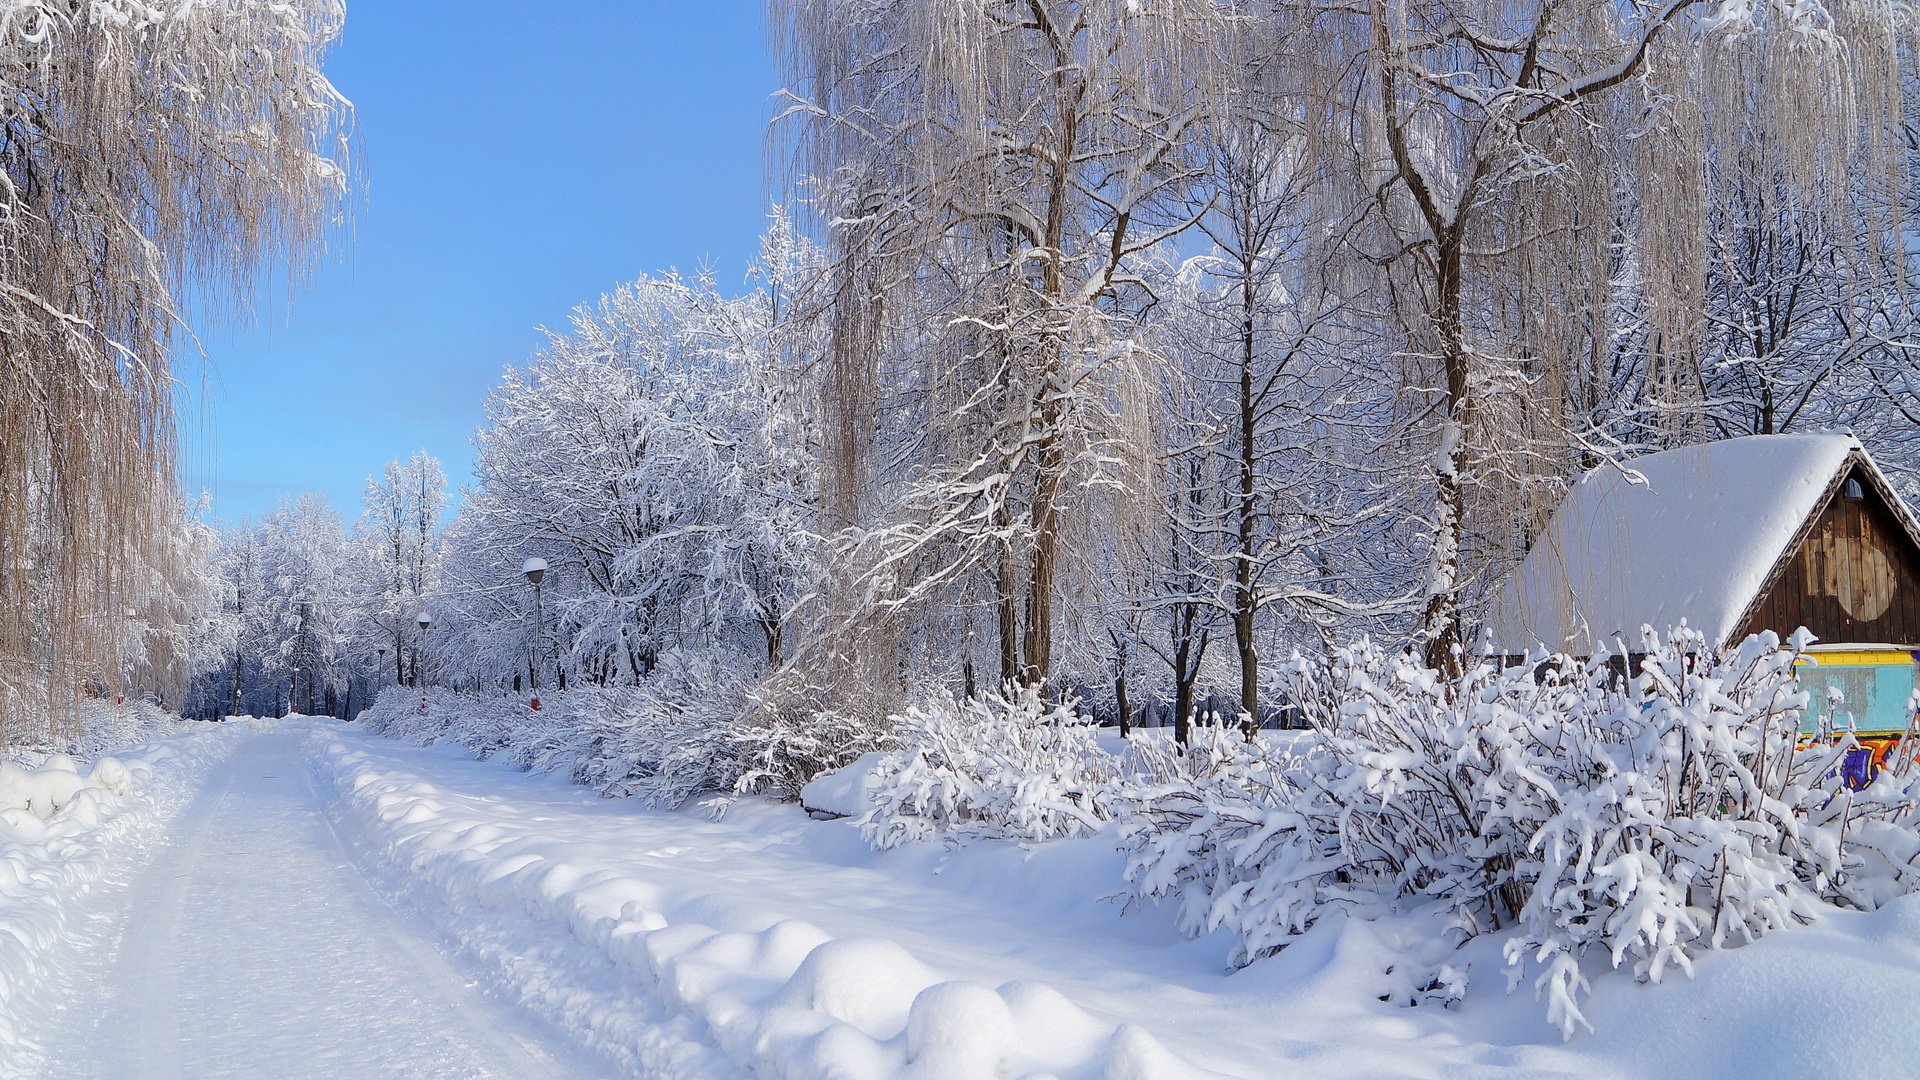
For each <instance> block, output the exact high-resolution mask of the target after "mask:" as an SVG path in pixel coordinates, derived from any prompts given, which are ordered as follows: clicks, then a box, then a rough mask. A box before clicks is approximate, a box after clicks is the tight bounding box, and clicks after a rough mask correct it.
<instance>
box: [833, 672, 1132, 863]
mask: <svg viewBox="0 0 1920 1080" xmlns="http://www.w3.org/2000/svg"><path fill="white" fill-rule="evenodd" d="M894 727H895V733H896V737H897V738H898V739H899V740H900V744H901V745H900V749H898V750H896V751H894V752H893V753H892V754H889V755H888V756H887V757H886V758H884V759H882V760H881V762H880V763H879V764H878V766H877V767H876V768H875V769H874V772H873V780H872V787H871V789H870V790H871V797H872V800H873V806H872V808H871V809H870V810H868V812H867V813H866V815H865V816H864V817H863V818H862V819H861V821H860V831H861V835H863V836H865V837H866V839H867V842H868V843H870V844H872V845H873V846H874V847H876V848H890V847H897V846H899V845H901V844H906V843H912V842H915V841H919V840H926V839H930V838H932V837H935V836H938V835H941V834H946V835H949V836H955V835H985V836H998V837H1005V838H1009V839H1015V840H1049V839H1054V838H1058V837H1069V836H1082V835H1086V834H1088V833H1091V832H1093V831H1094V830H1095V829H1097V828H1099V827H1100V824H1101V822H1102V821H1104V820H1105V819H1106V817H1107V814H1106V812H1105V809H1104V807H1103V806H1102V800H1101V793H1102V792H1103V791H1104V790H1105V788H1106V787H1107V786H1108V785H1110V784H1111V783H1112V782H1113V781H1114V779H1115V778H1116V776H1117V768H1116V766H1117V761H1116V759H1115V758H1114V756H1113V755H1112V754H1109V753H1107V752H1106V751H1105V750H1102V749H1101V748H1100V746H1099V744H1098V743H1097V742H1096V741H1095V739H1094V734H1093V728H1092V727H1091V726H1090V725H1089V724H1088V723H1087V722H1086V721H1085V720H1084V719H1082V718H1081V717H1079V716H1078V715H1076V714H1075V710H1074V703H1073V702H1071V701H1065V702H1059V703H1054V704H1049V703H1048V702H1046V701H1045V700H1044V699H1043V698H1041V697H1040V695H1039V694H1038V692H1037V691H1034V690H1021V691H1018V692H1016V693H1015V694H1014V696H1012V697H1011V698H1008V697H1002V696H1000V695H998V694H992V693H989V694H986V695H983V696H981V697H978V698H969V699H956V698H954V697H953V696H951V695H942V696H941V697H939V698H936V699H935V700H934V701H933V702H931V703H930V704H927V705H923V706H918V707H915V708H913V709H910V710H908V711H907V712H906V713H905V714H904V715H901V716H897V717H895V718H894Z"/></svg>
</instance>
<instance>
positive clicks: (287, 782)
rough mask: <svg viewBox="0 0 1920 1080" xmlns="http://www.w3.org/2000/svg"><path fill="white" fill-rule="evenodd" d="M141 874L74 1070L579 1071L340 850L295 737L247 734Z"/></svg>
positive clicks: (280, 1073)
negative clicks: (478, 988) (481, 987)
mask: <svg viewBox="0 0 1920 1080" xmlns="http://www.w3.org/2000/svg"><path fill="white" fill-rule="evenodd" d="M175 836H176V839H175V841H174V843H173V844H172V845H171V846H170V847H168V848H167V849H166V850H164V851H163V852H162V853H161V854H160V855H159V856H158V857H157V858H156V860H155V862H154V863H153V864H152V865H151V866H150V867H149V868H148V869H147V870H146V871H145V872H144V873H143V874H142V876H141V877H140V878H139V879H138V881H137V882H136V883H135V885H134V887H133V890H132V896H131V913H130V916H129V920H128V923H127V929H126V932H125V935H124V937H123V947H122V950H121V958H120V960H119V961H118V963H116V964H115V966H114V968H113V970H112V971H111V972H109V974H108V977H109V978H110V979H112V980H113V985H112V986H111V987H109V988H107V989H106V991H105V995H104V996H105V997H106V1001H105V1007H104V1008H103V1010H102V1013H101V1017H102V1018H101V1021H100V1022H99V1024H98V1026H97V1028H96V1029H95V1030H94V1031H93V1032H92V1033H91V1038H88V1039H86V1040H85V1041H86V1045H84V1046H75V1047H72V1048H70V1053H69V1055H68V1056H67V1057H66V1058H65V1063H67V1064H71V1065H72V1066H73V1074H74V1075H111V1076H120V1077H143V1076H168V1077H172V1076H194V1077H202V1076H266V1075H271V1076H276V1077H294V1076H329V1077H331V1076H357V1077H358V1076H402V1075H405V1076H421V1075H431V1076H442V1077H455V1076H461V1077H493V1076H539V1077H549V1076H566V1075H570V1074H572V1073H574V1072H575V1071H577V1068H576V1067H571V1063H569V1062H567V1061H565V1060H556V1059H555V1057H554V1056H553V1055H551V1054H549V1053H547V1052H546V1050H545V1049H544V1048H543V1045H542V1042H541V1040H540V1038H539V1037H538V1036H537V1035H536V1034H534V1032H533V1030H532V1029H531V1027H530V1025H529V1024H528V1022H527V1021H526V1020H525V1019H524V1018H523V1017H520V1016H518V1015H516V1014H514V1013H512V1012H511V1011H510V1010H506V1009H504V1008H501V1007H499V1006H497V1005H495V1004H494V1003H492V1002H489V1001H487V1000H485V999H484V998H482V997H481V996H480V995H479V994H477V993H476V992H475V991H474V990H473V989H472V987H471V980H470V979H468V978H466V977H464V976H463V975H462V974H461V973H460V972H458V971H457V970H455V969H454V968H453V966H451V965H450V964H448V962H447V961H446V960H445V959H444V958H442V957H441V956H440V955H439V954H437V953H436V952H435V951H434V950H433V949H432V948H431V947H430V946H429V945H427V944H425V943H424V942H423V941H422V940H421V939H420V937H419V935H418V934H417V933H416V929H417V928H416V927H415V926H413V925H412V924H411V922H410V920H408V919H406V918H404V917H403V916H402V915H401V914H400V913H398V912H396V911H395V910H394V909H393V908H392V907H391V906H389V905H388V904H387V903H386V901H385V900H383V899H382V898H381V897H380V896H379V895H378V894H377V893H376V891H375V890H374V889H373V888H372V887H371V886H370V885H369V883H368V882H367V881H366V880H365V879H364V878H363V877H362V876H361V874H360V872H359V871H358V870H357V869H356V868H355V866H354V863H353V862H352V860H351V859H349V858H348V857H347V854H346V852H345V851H344V850H343V849H342V848H341V846H340V844H339V842H338V839H337V838H336V837H335V836H334V834H333V831H332V828H331V825H330V824H329V823H327V822H326V820H325V817H324V815H322V814H321V813H320V807H319V804H318V801H317V793H316V792H315V791H314V789H313V787H312V785H311V782H310V780H309V778H308V775H307V770H306V768H305V767H304V763H303V762H302V761H301V759H300V755H299V751H298V744H297V737H295V736H288V735H270V736H263V737H260V738H257V739H254V740H252V741H250V742H249V743H247V744H245V745H243V746H242V747H241V748H240V749H239V750H238V751H236V752H235V754H234V756H233V758H232V759H230V760H229V761H228V762H226V763H224V764H223V765H221V766H220V767H219V768H218V769H217V770H216V772H215V774H214V775H213V776H212V777H210V778H209V781H208V786H207V788H206V789H205V790H204V791H203V792H202V794H201V795H200V796H199V798H197V799H196V800H195V802H194V803H193V804H192V806H190V807H189V808H188V810H187V811H185V812H184V813H183V814H182V817H181V819H180V822H179V825H178V826H177V828H176V832H175Z"/></svg>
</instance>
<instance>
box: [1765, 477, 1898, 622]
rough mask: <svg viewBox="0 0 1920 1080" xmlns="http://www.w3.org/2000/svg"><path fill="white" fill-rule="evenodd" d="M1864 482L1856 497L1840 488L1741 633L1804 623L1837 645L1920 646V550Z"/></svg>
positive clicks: (1844, 488)
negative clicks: (1859, 495)
mask: <svg viewBox="0 0 1920 1080" xmlns="http://www.w3.org/2000/svg"><path fill="white" fill-rule="evenodd" d="M1860 487H1861V489H1862V496H1863V497H1862V498H1860V499H1859V500H1857V501H1856V500H1849V499H1847V498H1846V497H1845V492H1846V483H1845V482H1842V483H1841V484H1840V485H1839V486H1837V487H1836V488H1835V489H1834V493H1833V497H1832V500H1831V501H1830V502H1829V503H1828V504H1827V506H1826V508H1825V509H1824V510H1822V511H1821V512H1820V516H1819V519H1818V521H1817V522H1816V523H1815V525H1814V527H1813V529H1812V530H1811V531H1810V532H1808V534H1807V536H1806V539H1805V540H1804V541H1803V542H1802V543H1801V545H1800V548H1799V550H1797V551H1795V552H1794V553H1793V555H1792V557H1791V558H1790V559H1789V561H1788V562H1787V565H1786V566H1785V567H1784V569H1783V570H1782V571H1781V574H1780V576H1779V578H1778V579H1777V580H1776V581H1775V582H1774V585H1773V588H1772V589H1771V591H1769V592H1768V593H1767V595H1766V597H1765V598H1764V599H1763V600H1762V601H1761V603H1760V605H1759V607H1758V608H1757V609H1756V610H1755V613H1754V616H1753V619H1752V621H1751V622H1749V623H1748V624H1747V627H1746V629H1745V630H1743V631H1742V632H1741V635H1740V636H1741V637H1744V636H1746V635H1747V634H1751V633H1756V632H1758V631H1760V630H1774V631H1777V632H1778V633H1779V634H1780V636H1781V637H1783V638H1784V637H1786V636H1787V635H1788V634H1790V633H1792V632H1793V630H1794V629H1795V628H1797V627H1800V626H1805V627H1806V628H1807V629H1809V630H1812V631H1813V632H1814V633H1815V634H1816V635H1818V636H1819V638H1820V640H1821V641H1822V642H1827V643H1832V644H1839V643H1842V642H1854V643H1862V644H1864V643H1870V642H1871V643H1887V644H1893V645H1920V551H1916V550H1915V548H1914V545H1913V543H1912V542H1911V541H1910V540H1908V538H1907V534H1906V532H1905V530H1904V529H1902V528H1901V527H1900V523H1899V521H1898V520H1897V519H1896V518H1895V517H1894V515H1893V511H1892V510H1891V509H1889V508H1888V507H1887V504H1886V502H1885V501H1884V500H1883V499H1882V498H1881V497H1880V493H1879V492H1878V491H1877V490H1876V489H1875V488H1874V485H1873V484H1872V482H1870V481H1868V480H1866V479H1865V478H1860Z"/></svg>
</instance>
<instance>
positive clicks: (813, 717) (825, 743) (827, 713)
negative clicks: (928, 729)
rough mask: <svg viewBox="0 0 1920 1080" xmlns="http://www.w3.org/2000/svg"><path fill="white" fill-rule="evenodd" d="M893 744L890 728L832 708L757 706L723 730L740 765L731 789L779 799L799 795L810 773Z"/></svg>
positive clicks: (840, 765)
mask: <svg viewBox="0 0 1920 1080" xmlns="http://www.w3.org/2000/svg"><path fill="white" fill-rule="evenodd" d="M896 745H897V742H896V740H895V738H894V736H893V733H892V731H891V730H889V729H888V728H885V727H876V726H875V725H874V724H873V723H871V722H870V721H868V720H865V719H863V718H861V717H858V716H854V715H852V714H849V713H845V712H841V711H839V710H836V709H802V708H779V709H771V708H760V709H755V710H754V711H752V712H750V713H749V714H748V715H747V716H746V717H745V718H744V719H743V720H742V721H741V722H740V724H739V725H738V726H736V727H733V728H731V729H729V730H728V732H727V746H728V749H729V752H730V753H731V754H732V756H733V758H734V760H735V761H736V762H738V763H739V766H740V770H741V771H740V775H739V777H738V778H737V779H736V780H735V781H734V790H736V791H739V792H742V793H751V794H756V795H770V796H773V797H775V798H781V799H797V798H799V797H800V789H801V788H804V787H806V786H807V783H808V782H809V781H811V780H812V779H813V778H814V777H816V776H819V775H821V774H822V773H828V772H833V771H834V770H836V769H843V768H846V767H847V766H848V765H851V764H853V763H854V762H855V761H857V760H859V758H861V757H862V756H864V755H866V754H871V753H875V752H877V751H884V750H891V749H893V748H894V747H895V746H896Z"/></svg>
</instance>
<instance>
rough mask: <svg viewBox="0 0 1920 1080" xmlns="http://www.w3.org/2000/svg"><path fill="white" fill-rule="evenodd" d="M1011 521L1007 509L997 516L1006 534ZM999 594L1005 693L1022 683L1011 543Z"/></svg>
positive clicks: (996, 609)
mask: <svg viewBox="0 0 1920 1080" xmlns="http://www.w3.org/2000/svg"><path fill="white" fill-rule="evenodd" d="M1010 520H1011V519H1010V518H1009V517H1008V516H1007V512H1006V509H1005V507H1004V506H1003V507H1002V508H1001V509H1000V511H999V512H998V513H996V514H995V516H994V523H995V524H996V525H997V526H999V528H1000V529H1001V532H1002V535H1005V534H1006V530H1007V529H1008V527H1009V524H1010ZM995 593H996V595H995V596H994V612H995V615H996V616H997V617H998V619H999V627H998V629H999V632H1000V689H1001V690H1002V691H1003V692H1004V691H1005V690H1006V688H1007V687H1009V686H1012V685H1014V684H1016V683H1018V682H1019V681H1020V583H1019V577H1018V574H1017V573H1016V572H1015V569H1014V565H1013V547H1012V545H1011V544H1009V545H1008V546H1007V547H1006V548H1005V549H1004V550H1003V551H1002V552H1001V553H1000V578H999V581H998V582H997V583H996V584H995Z"/></svg>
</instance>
